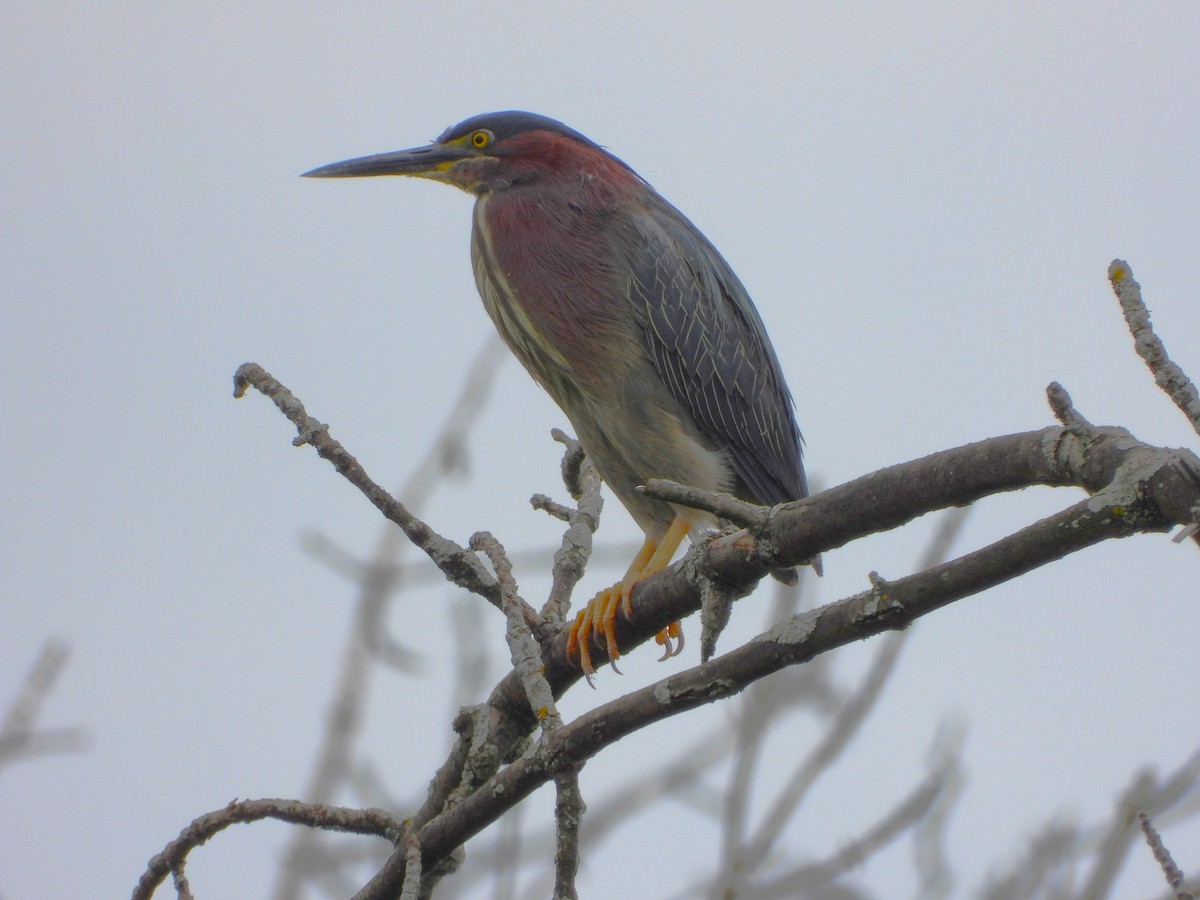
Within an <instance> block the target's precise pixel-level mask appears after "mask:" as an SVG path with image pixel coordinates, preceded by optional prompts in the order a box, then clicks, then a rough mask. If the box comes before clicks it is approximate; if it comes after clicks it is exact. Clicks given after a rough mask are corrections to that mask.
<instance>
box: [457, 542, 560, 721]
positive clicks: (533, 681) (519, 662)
mask: <svg viewBox="0 0 1200 900" xmlns="http://www.w3.org/2000/svg"><path fill="white" fill-rule="evenodd" d="M471 549H472V550H478V551H481V552H483V553H486V554H487V557H488V559H489V560H491V562H492V568H493V569H494V570H495V572H496V580H497V581H499V582H500V601H501V604H502V607H503V609H504V616H505V619H506V620H507V623H508V628H507V630H506V632H505V637H506V639H507V640H508V649H509V653H510V654H511V657H512V664H513V671H515V672H516V673H517V674H518V675H519V676H520V678H521V684H522V686H523V687H524V688H525V696H526V697H528V698H529V708H530V709H531V710H532V711H533V715H534V717H535V718H536V719H537V720H538V721H539V722H540V723H541V726H542V730H543V731H551V730H553V729H555V728H557V727H559V726H560V725H562V717H561V716H559V714H558V708H557V707H556V706H555V705H554V694H553V692H552V691H551V690H550V684H549V683H548V682H547V681H546V676H545V675H544V674H543V671H544V669H545V666H544V664H543V663H542V651H541V648H539V647H538V643H537V641H536V640H535V639H534V636H533V631H532V629H531V628H530V626H529V623H528V622H527V621H526V617H525V616H524V615H523V614H522V609H521V607H522V605H523V601H522V600H521V598H520V597H519V596H518V595H517V582H516V580H515V579H514V578H513V574H512V564H511V563H510V562H509V561H508V557H507V556H506V555H505V553H504V547H502V546H501V545H500V542H499V541H498V540H496V539H495V538H494V537H493V536H492V535H491V534H489V533H488V532H486V531H477V532H476V533H475V534H473V535H472V536H471ZM533 615H534V616H536V615H537V614H536V613H533ZM541 624H542V622H541V618H540V617H538V619H537V625H538V626H539V627H540V626H541Z"/></svg>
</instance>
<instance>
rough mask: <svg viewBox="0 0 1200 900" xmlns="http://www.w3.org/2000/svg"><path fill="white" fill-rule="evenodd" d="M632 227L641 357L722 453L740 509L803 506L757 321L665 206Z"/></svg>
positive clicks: (726, 273)
mask: <svg viewBox="0 0 1200 900" xmlns="http://www.w3.org/2000/svg"><path fill="white" fill-rule="evenodd" d="M656 199H657V200H659V201H660V202H661V205H662V206H661V208H654V209H652V211H650V212H649V213H647V214H643V215H639V216H638V218H637V219H636V221H635V224H636V229H637V232H638V236H637V237H638V240H637V244H638V245H637V247H636V248H633V249H632V253H633V256H634V259H633V263H634V266H633V271H634V275H633V280H632V284H631V286H630V294H631V299H632V300H633V301H634V303H635V304H636V305H637V306H638V307H639V308H640V309H643V310H644V314H645V324H644V327H643V349H644V350H645V352H646V353H647V354H648V355H649V356H650V358H651V359H652V360H653V361H654V366H655V368H656V369H657V370H658V374H659V376H660V377H661V378H662V380H663V382H664V383H665V384H666V385H667V387H668V388H669V389H670V391H671V394H672V395H673V396H674V398H675V399H676V400H677V401H678V402H679V403H680V404H681V405H682V406H683V407H684V409H686V410H688V411H689V412H690V413H691V415H692V417H693V419H694V421H695V423H696V425H697V426H698V427H699V429H700V431H701V433H702V434H704V436H705V437H707V438H708V439H709V440H711V441H712V442H713V443H714V444H715V445H716V446H718V447H721V448H723V449H724V450H725V452H726V454H727V455H728V458H729V461H730V462H731V464H732V465H733V468H734V471H735V472H736V474H737V476H738V478H739V480H740V482H741V483H742V485H744V489H745V493H744V494H743V495H742V498H743V499H745V500H751V501H757V502H759V503H765V504H773V503H784V502H786V501H788V500H796V499H799V498H800V497H804V496H807V494H808V485H807V483H806V480H805V477H804V467H803V464H802V462H801V437H800V429H799V428H798V427H797V425H796V418H795V416H794V414H793V412H792V406H793V404H792V397H791V393H790V392H789V391H788V388H787V384H786V382H785V381H784V378H783V372H782V371H781V369H780V367H779V360H778V359H777V358H776V356H775V350H774V349H773V348H772V346H771V342H770V339H769V338H768V337H767V332H766V329H765V328H764V327H763V324H762V320H761V319H760V318H759V316H758V311H757V310H756V309H755V308H754V304H753V303H752V302H751V301H750V296H749V295H748V294H747V293H746V289H745V287H743V286H742V283H741V281H739V280H738V277H737V275H735V274H734V273H733V270H732V269H730V267H729V264H728V263H727V262H725V260H724V258H723V257H722V256H721V254H720V253H718V252H717V250H716V248H715V247H713V246H712V244H710V243H709V242H708V240H707V239H706V238H705V237H704V236H703V235H702V234H700V232H699V231H697V230H696V227H695V226H694V225H692V223H691V222H689V221H688V220H687V219H686V218H684V216H683V215H682V213H679V212H678V211H677V210H675V209H674V207H671V206H670V205H669V204H667V202H666V201H665V200H661V198H656Z"/></svg>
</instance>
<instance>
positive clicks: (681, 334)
mask: <svg viewBox="0 0 1200 900" xmlns="http://www.w3.org/2000/svg"><path fill="white" fill-rule="evenodd" d="M304 175H305V177H310V178H351V177H363V176H382V175H403V176H413V177H417V178H428V179H432V180H434V181H440V182H443V183H445V184H449V185H452V186H454V187H457V188H460V189H462V190H464V191H466V192H467V193H469V194H472V195H473V196H474V197H475V206H474V211H473V216H472V229H471V261H472V266H473V269H474V275H475V284H476V286H477V288H478V290H479V294H480V297H481V298H482V300H483V305H484V307H485V309H486V310H487V313H488V315H489V316H490V317H491V319H492V322H493V323H494V324H495V326H496V329H497V331H498V332H499V333H500V336H501V337H502V338H503V339H504V341H505V343H506V344H507V345H508V347H509V349H510V350H511V351H512V353H513V354H514V355H515V356H516V357H517V359H518V360H520V362H521V363H522V365H523V366H524V367H525V369H526V370H528V372H529V374H530V375H532V376H533V378H534V380H535V381H536V382H537V383H538V384H540V385H541V386H542V388H544V389H545V390H546V392H547V393H548V394H549V395H550V396H551V398H553V400H554V401H555V402H556V403H557V404H558V406H559V408H560V409H561V410H562V411H563V413H564V414H565V415H566V417H567V419H568V420H569V421H570V423H571V425H572V427H573V428H574V430H575V433H576V436H577V438H578V440H579V442H580V444H581V445H582V447H583V449H584V452H585V453H586V454H587V456H588V458H589V459H590V460H591V462H592V464H593V465H594V466H595V468H596V471H597V472H598V473H599V475H600V478H601V480H602V481H603V482H604V483H605V484H607V486H608V487H609V489H610V490H611V491H612V492H613V493H614V494H615V495H616V497H617V499H618V500H620V502H621V503H622V504H623V505H624V507H625V508H626V509H627V510H628V511H629V513H630V515H631V516H632V517H633V519H634V521H635V522H636V523H637V525H638V526H639V528H640V529H641V530H642V532H643V534H644V536H645V539H644V542H643V544H642V547H641V549H640V550H639V551H638V553H637V555H636V556H635V557H634V559H633V561H632V562H631V563H630V565H629V568H628V570H627V571H626V573H625V575H624V577H623V578H622V579H621V580H620V581H618V582H617V583H616V584H614V585H612V586H611V587H608V588H605V589H604V590H602V591H600V592H599V593H598V594H597V595H596V596H595V597H594V598H593V599H592V601H591V602H589V603H588V604H587V605H586V606H585V608H584V609H583V610H581V611H580V612H579V613H578V615H577V616H576V618H575V620H574V622H573V623H572V625H571V627H570V629H569V634H568V640H567V648H566V649H567V655H568V657H569V658H571V659H574V658H575V656H576V654H578V661H579V666H580V668H581V669H582V670H583V672H584V674H585V675H586V676H587V679H588V681H589V683H590V682H591V680H592V675H593V674H594V672H595V665H594V664H593V661H592V658H591V649H590V646H589V645H590V644H591V642H592V641H596V642H597V645H599V641H600V640H603V649H605V650H606V651H607V655H608V661H609V663H610V664H611V666H612V667H613V668H614V669H616V660H617V659H618V658H619V656H620V648H619V647H618V644H617V639H616V635H615V622H616V615H617V612H618V610H620V611H621V612H622V613H623V614H624V615H625V617H626V618H627V619H632V617H633V607H632V602H631V598H632V595H633V590H634V588H635V586H636V585H637V584H638V583H639V582H640V581H642V580H644V579H645V578H648V577H650V576H651V575H653V574H656V573H657V572H660V571H662V570H663V569H665V568H667V567H668V566H669V565H670V564H671V561H672V559H673V558H674V556H675V554H676V552H677V551H678V549H679V547H680V546H681V544H682V543H683V541H684V539H685V538H687V537H688V536H689V535H690V536H691V537H692V538H693V539H695V538H696V537H697V536H698V535H701V534H704V533H706V532H710V531H712V530H713V529H714V528H717V527H719V526H720V525H721V523H720V522H718V521H717V520H716V518H715V517H714V516H713V515H712V514H710V513H707V512H702V511H699V510H695V509H690V508H687V507H684V506H681V505H677V504H673V503H669V502H666V501H663V500H657V499H654V498H651V497H649V496H647V495H646V494H645V493H643V492H642V491H640V490H639V486H642V485H645V483H646V482H647V481H649V480H650V479H651V478H660V479H670V480H672V481H676V482H679V483H682V484H686V485H691V486H694V487H698V488H701V489H703V490H705V491H711V492H719V493H727V494H732V495H733V496H734V497H737V498H739V499H741V500H745V501H748V502H751V503H756V504H761V505H775V504H779V503H785V502H789V501H792V500H798V499H801V498H803V497H805V496H807V495H808V484H807V480H806V478H805V473H804V465H803V461H802V444H803V440H802V438H801V434H800V429H799V427H798V425H797V423H796V417H795V412H794V402H793V399H792V394H791V392H790V390H789V389H788V386H787V383H786V381H785V380H784V375H783V371H782V369H781V367H780V364H779V359H778V357H777V355H776V353H775V349H774V347H773V346H772V344H771V341H770V339H769V338H768V336H767V331H766V328H765V327H764V325H763V322H762V319H761V318H760V316H759V314H758V311H757V310H756V309H755V307H754V304H753V302H752V301H751V299H750V296H749V294H748V293H747V291H746V288H745V287H744V286H743V284H742V282H741V281H740V280H739V279H738V277H737V275H736V274H734V272H733V269H732V268H731V267H730V265H729V263H727V262H726V261H725V258H724V257H723V256H721V254H720V253H719V252H718V251H717V249H716V247H714V246H713V244H712V243H711V242H710V241H709V240H708V239H707V238H706V237H705V236H704V235H703V234H702V233H701V232H700V230H699V229H698V228H697V227H696V226H695V225H693V224H692V222H691V221H690V220H689V219H688V218H687V217H686V216H684V215H683V213H681V212H680V211H679V210H678V209H676V208H675V207H674V206H672V205H671V204H670V203H669V202H667V200H665V199H664V198H663V197H662V196H661V195H660V194H659V193H658V192H657V191H656V190H655V189H654V188H653V187H651V185H650V184H649V182H647V181H646V180H645V179H644V178H642V177H641V176H640V175H638V174H637V172H635V171H634V170H633V169H632V168H631V167H630V166H629V165H627V164H626V163H625V162H623V161H622V160H620V159H618V158H617V157H616V156H614V155H613V154H611V153H610V152H609V151H608V150H606V149H605V148H604V147H602V146H601V145H599V144H597V143H596V142H594V141H592V140H591V139H589V138H587V137H585V136H584V135H583V134H581V133H580V132H578V131H576V130H574V129H573V128H570V127H568V126H567V125H564V124H563V123H562V122H560V121H558V120H556V119H552V118H549V117H547V116H543V115H538V114H536V113H531V112H524V111H519V110H507V111H503V112H492V113H483V114H481V115H476V116H473V117H471V118H468V119H466V120H465V121H462V122H460V123H459V124H457V125H453V126H451V127H449V128H447V129H446V130H445V131H444V132H443V133H442V134H441V135H440V136H439V137H438V138H437V139H436V140H434V141H433V142H432V143H430V144H427V145H424V146H420V147H415V148H412V149H409V150H399V151H393V152H387V153H378V154H374V155H371V156H361V157H356V158H354V159H347V160H343V161H341V162H335V163H331V164H329V165H324V166H321V167H319V168H316V169H313V170H311V171H309V172H305V173H304ZM813 565H814V568H817V570H818V572H819V560H815V561H813ZM775 574H776V575H777V576H778V577H780V578H781V580H789V575H790V580H792V581H794V578H795V570H792V569H787V570H781V571H780V572H778V573H775ZM656 639H657V641H658V643H659V644H660V645H662V646H663V647H664V651H665V652H664V656H663V659H666V658H667V657H669V656H674V655H677V654H678V653H679V652H680V650H682V648H683V633H682V630H681V628H680V625H679V623H678V622H675V623H672V624H671V625H670V626H669V627H668V628H666V629H663V630H662V631H661V632H659V634H658V635H657V636H656ZM618 671H619V670H618Z"/></svg>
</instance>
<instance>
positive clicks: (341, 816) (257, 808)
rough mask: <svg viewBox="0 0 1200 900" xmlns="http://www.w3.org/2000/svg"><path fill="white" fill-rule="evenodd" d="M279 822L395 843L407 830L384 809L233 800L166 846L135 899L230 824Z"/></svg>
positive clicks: (144, 897) (150, 865) (151, 890)
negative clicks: (264, 820) (377, 838)
mask: <svg viewBox="0 0 1200 900" xmlns="http://www.w3.org/2000/svg"><path fill="white" fill-rule="evenodd" d="M261 819H278V820H279V821H281V822H290V823H292V824H293V825H307V826H309V827H310V828H323V829H326V830H329V831H344V832H348V833H350V834H362V835H373V836H375V837H381V838H385V839H386V840H389V841H391V842H392V843H393V844H396V843H398V842H399V841H400V836H401V834H402V833H403V831H404V822H403V821H402V820H401V819H398V818H396V817H395V816H393V815H391V814H390V813H387V812H384V811H383V810H381V809H348V808H346V807H340V806H326V805H324V804H319V803H300V802H298V801H296V800H234V801H233V802H232V803H230V804H229V805H228V806H226V807H225V808H224V809H219V810H216V811H215V812H210V813H206V814H205V815H203V816H200V817H199V818H197V819H194V820H193V821H192V823H191V824H190V825H188V826H187V828H185V829H183V831H182V832H180V834H179V837H178V838H176V839H175V840H173V841H171V843H169V844H167V846H166V847H165V848H164V849H163V851H162V852H161V853H159V854H158V855H157V856H155V857H154V858H153V859H151V860H150V862H149V863H148V864H147V867H146V871H145V872H144V873H143V874H142V877H141V879H140V880H139V881H138V884H137V887H136V888H134V891H133V900H148V898H149V897H151V896H153V894H154V890H155V888H157V887H158V886H159V885H160V884H162V882H163V881H164V880H165V879H166V877H167V876H168V875H170V874H171V873H172V872H176V871H182V865H183V863H184V861H185V860H186V859H187V855H188V854H189V853H190V852H191V851H192V850H194V849H195V848H196V847H199V846H200V845H201V844H203V843H205V842H207V841H208V840H210V839H211V838H212V837H213V836H214V835H216V834H217V833H218V832H220V831H223V830H224V829H226V828H228V827H229V826H230V825H236V824H239V823H246V822H257V821H259V820H261Z"/></svg>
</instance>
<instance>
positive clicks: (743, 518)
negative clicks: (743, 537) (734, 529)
mask: <svg viewBox="0 0 1200 900" xmlns="http://www.w3.org/2000/svg"><path fill="white" fill-rule="evenodd" d="M637 490H638V492H639V493H642V494H645V495H646V496H648V497H653V498H654V499H656V500H666V501H667V502H669V503H678V504H680V505H681V506H687V507H690V508H691V509H701V510H704V511H705V512H710V513H712V514H713V515H714V516H716V517H717V518H719V519H725V520H726V521H729V522H733V523H734V524H735V525H741V526H742V527H743V528H760V527H762V525H763V524H765V522H766V520H767V515H768V513H769V511H770V507H768V506H759V505H757V504H754V503H747V502H745V501H744V500H739V499H737V498H736V497H733V496H730V495H729V494H716V493H713V492H712V491H702V490H701V489H700V488H697V487H690V486H688V485H686V484H679V483H678V482H675V481H667V480H666V479H662V478H651V479H650V480H649V481H647V482H646V483H645V484H644V485H640V486H639V487H638V488H637Z"/></svg>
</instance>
